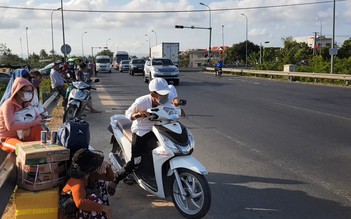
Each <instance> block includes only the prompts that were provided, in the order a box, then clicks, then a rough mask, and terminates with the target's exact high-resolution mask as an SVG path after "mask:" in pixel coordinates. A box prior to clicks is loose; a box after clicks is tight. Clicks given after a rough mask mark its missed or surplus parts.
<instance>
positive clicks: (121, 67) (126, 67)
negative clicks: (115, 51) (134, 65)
mask: <svg viewBox="0 0 351 219" xmlns="http://www.w3.org/2000/svg"><path fill="white" fill-rule="evenodd" d="M118 70H119V72H124V71H129V60H122V61H120V63H119V66H118Z"/></svg>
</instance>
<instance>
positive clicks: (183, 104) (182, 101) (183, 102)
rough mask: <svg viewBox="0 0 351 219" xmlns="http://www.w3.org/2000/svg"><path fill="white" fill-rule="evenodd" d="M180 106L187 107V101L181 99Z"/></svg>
mask: <svg viewBox="0 0 351 219" xmlns="http://www.w3.org/2000/svg"><path fill="white" fill-rule="evenodd" d="M178 105H179V106H185V105H186V100H182V99H180V100H179V103H178Z"/></svg>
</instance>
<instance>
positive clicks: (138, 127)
mask: <svg viewBox="0 0 351 219" xmlns="http://www.w3.org/2000/svg"><path fill="white" fill-rule="evenodd" d="M150 108H152V99H151V94H147V95H144V96H141V97H139V98H137V99H136V100H135V101H134V103H133V104H132V105H131V106H130V107H129V108H128V109H127V110H126V112H125V115H126V117H127V118H128V119H130V120H131V119H132V114H133V113H136V112H140V111H145V110H147V109H150ZM154 124H155V122H154V121H150V120H149V119H148V118H137V119H135V120H133V123H132V127H131V131H132V132H133V133H135V134H137V135H138V136H140V137H142V136H143V135H145V134H146V133H148V132H150V131H151V129H152V126H153V125H154Z"/></svg>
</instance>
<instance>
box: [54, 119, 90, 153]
mask: <svg viewBox="0 0 351 219" xmlns="http://www.w3.org/2000/svg"><path fill="white" fill-rule="evenodd" d="M57 140H58V143H59V145H62V146H64V147H66V148H69V149H70V153H71V157H72V156H73V154H74V153H75V152H76V151H77V150H79V149H81V148H88V147H89V143H90V131H89V123H87V122H86V121H84V120H82V119H79V118H73V119H70V120H68V121H66V122H64V123H63V124H62V125H61V126H60V128H59V129H58V130H57Z"/></svg>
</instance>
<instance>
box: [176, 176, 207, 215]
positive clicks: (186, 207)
mask: <svg viewBox="0 0 351 219" xmlns="http://www.w3.org/2000/svg"><path fill="white" fill-rule="evenodd" d="M178 174H179V177H180V181H181V185H182V187H183V190H184V191H185V196H183V195H182V194H181V190H180V189H179V186H178V183H177V180H176V178H174V180H173V183H172V200H173V203H174V205H175V206H176V208H177V209H178V211H179V212H180V213H181V214H182V215H183V216H184V217H185V218H202V217H204V216H205V215H206V214H207V212H208V210H209V208H210V206H211V191H210V187H209V185H208V182H207V180H206V178H205V177H204V176H203V175H201V174H198V173H195V172H193V171H191V170H188V169H178Z"/></svg>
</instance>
